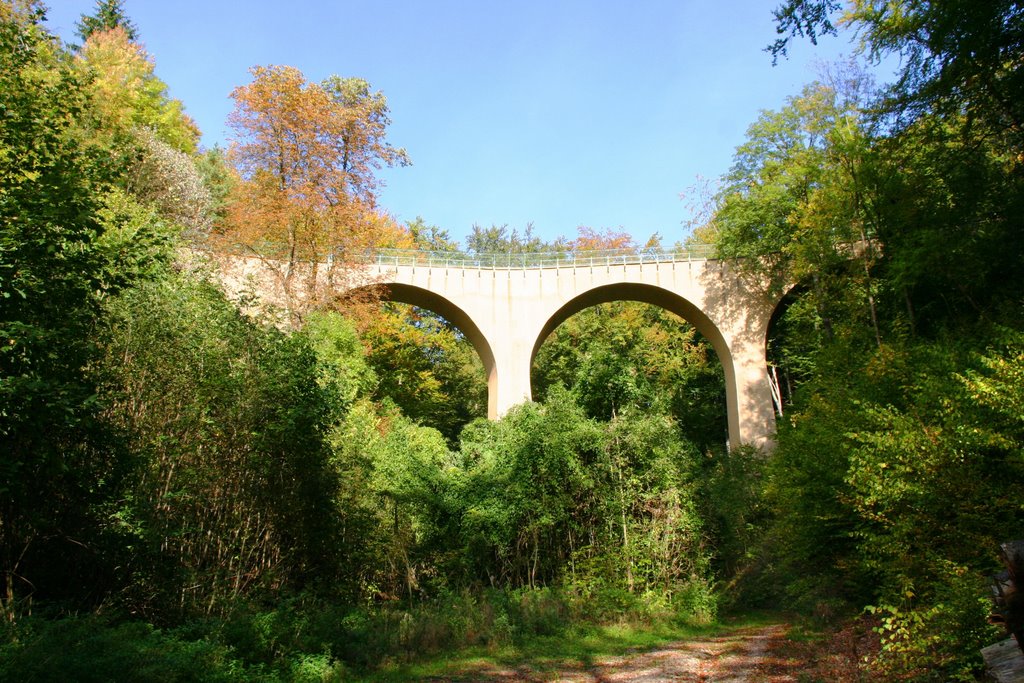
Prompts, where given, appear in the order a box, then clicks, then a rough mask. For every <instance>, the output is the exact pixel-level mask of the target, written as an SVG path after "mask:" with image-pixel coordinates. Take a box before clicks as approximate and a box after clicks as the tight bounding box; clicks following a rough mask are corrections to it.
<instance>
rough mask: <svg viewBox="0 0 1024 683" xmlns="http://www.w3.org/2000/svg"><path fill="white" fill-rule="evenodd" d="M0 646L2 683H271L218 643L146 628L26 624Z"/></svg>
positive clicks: (84, 620)
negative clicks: (68, 682)
mask: <svg viewBox="0 0 1024 683" xmlns="http://www.w3.org/2000/svg"><path fill="white" fill-rule="evenodd" d="M5 636H7V637H6V638H5V639H4V642H3V644H2V645H0V678H3V679H4V680H9V681H32V680H45V681H59V680H68V679H74V680H76V681H83V682H93V681H95V682H96V683H101V682H103V681H109V680H111V677H112V676H116V677H117V678H118V680H125V681H139V682H140V683H141V682H143V681H153V682H154V683H156V682H157V681H182V682H184V681H204V682H205V681H209V682H210V683H227V682H230V681H271V680H277V679H276V677H271V676H267V675H266V673H265V672H264V671H263V670H262V668H261V667H258V666H257V667H249V666H246V665H244V664H243V663H242V662H240V661H239V660H238V659H237V658H236V657H235V656H234V655H233V654H232V653H231V651H230V650H229V649H228V648H227V647H225V646H223V645H218V644H217V643H215V642H213V641H211V640H207V639H199V640H192V639H188V638H183V637H181V635H179V634H176V633H174V632H173V631H161V630H159V629H154V628H153V627H152V626H150V625H148V624H144V623H141V622H127V623H123V624H114V623H110V622H108V621H107V620H105V619H102V618H99V617H76V618H65V619H61V620H55V621H49V620H45V619H40V618H35V619H26V620H22V621H21V622H19V623H18V625H17V626H13V627H8V633H6V634H5Z"/></svg>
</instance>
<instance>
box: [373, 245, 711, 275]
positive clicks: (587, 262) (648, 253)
mask: <svg viewBox="0 0 1024 683" xmlns="http://www.w3.org/2000/svg"><path fill="white" fill-rule="evenodd" d="M713 258H715V247H714V245H711V244H693V245H689V246H687V247H682V248H679V249H667V250H662V249H610V250H594V251H576V252H574V251H565V252H533V253H530V252H525V253H509V254H465V253H462V252H443V251H419V250H416V249H378V250H377V251H375V252H373V253H372V254H371V255H370V256H369V258H368V261H369V262H370V263H372V264H374V265H378V266H428V267H443V268H481V269H491V270H494V269H510V268H588V267H596V266H621V265H632V264H644V263H672V262H677V261H704V260H707V259H713Z"/></svg>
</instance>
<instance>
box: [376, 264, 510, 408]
mask: <svg viewBox="0 0 1024 683" xmlns="http://www.w3.org/2000/svg"><path fill="white" fill-rule="evenodd" d="M359 289H368V290H372V291H373V292H375V293H376V294H377V295H378V296H379V298H380V299H382V300H384V301H393V302H395V303H400V304H409V305H411V306H419V307H420V308H425V309H427V310H429V311H433V312H434V313H437V314H438V315H440V316H442V317H443V318H444V319H445V320H447V321H448V322H450V323H451V324H452V325H454V326H455V327H456V328H458V330H459V331H460V332H462V334H464V335H465V336H466V339H468V340H469V343H470V344H472V345H473V348H474V349H475V350H476V353H477V355H478V356H480V361H481V362H482V363H483V366H484V371H485V372H486V374H487V415H488V417H490V418H492V419H493V418H494V417H496V416H497V414H498V406H497V383H498V377H497V374H498V373H497V365H496V363H495V362H494V352H493V351H492V350H491V344H490V342H489V341H488V340H487V337H485V336H484V333H483V332H481V331H480V328H479V327H478V326H477V324H476V323H475V322H473V319H472V318H471V317H470V316H469V315H468V314H467V313H466V312H465V311H463V310H462V309H461V308H459V307H458V306H456V305H455V304H454V303H452V302H451V301H450V300H449V299H447V298H445V297H443V296H441V295H440V294H437V293H435V292H431V291H430V290H428V289H424V288H422V287H417V286H415V285H408V284H404V283H401V282H379V283H375V284H372V285H367V286H365V287H360V288H359Z"/></svg>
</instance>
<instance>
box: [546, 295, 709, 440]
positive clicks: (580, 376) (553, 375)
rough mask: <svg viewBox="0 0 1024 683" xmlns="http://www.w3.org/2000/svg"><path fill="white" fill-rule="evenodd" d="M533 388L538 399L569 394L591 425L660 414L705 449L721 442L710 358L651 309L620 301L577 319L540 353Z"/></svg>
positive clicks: (689, 330)
mask: <svg viewBox="0 0 1024 683" xmlns="http://www.w3.org/2000/svg"><path fill="white" fill-rule="evenodd" d="M531 380H532V384H533V387H534V392H535V394H536V395H539V396H543V395H544V394H545V393H546V392H547V391H548V389H549V387H552V386H555V385H558V384H561V385H563V386H566V387H569V388H570V389H571V392H572V394H573V397H574V400H575V401H576V402H578V403H579V404H580V405H581V406H583V408H584V409H585V411H586V412H587V414H588V415H589V416H590V417H592V418H596V419H600V420H606V421H607V420H610V419H612V416H614V415H615V414H617V413H619V412H622V411H624V410H630V409H638V410H645V411H651V412H654V413H665V414H669V415H671V416H672V417H673V418H674V419H675V420H676V423H677V424H678V426H679V428H680V430H681V431H682V433H683V435H684V436H685V437H686V438H687V439H688V440H690V441H692V442H694V443H696V444H698V446H699V447H701V448H702V449H705V448H721V447H722V445H723V444H724V441H725V434H726V431H727V428H726V425H725V380H724V378H723V375H722V371H721V365H720V364H719V363H718V361H717V356H716V355H715V352H714V350H713V349H712V348H711V345H710V344H709V343H708V342H707V341H706V340H705V339H703V338H702V337H700V336H699V335H698V334H697V332H696V330H695V329H694V328H693V326H691V325H690V324H688V323H686V322H685V321H683V320H681V319H680V318H678V317H676V316H675V315H672V314H671V313H668V312H667V311H665V310H664V309H661V308H658V307H656V306H651V305H647V304H640V303H636V302H625V301H621V302H615V303H609V304H602V305H600V306H594V307H592V308H588V309H586V310H584V311H581V312H580V313H577V314H576V315H574V316H572V317H571V318H569V319H568V320H567V321H565V322H564V323H562V325H560V326H559V327H558V328H557V329H556V330H555V331H554V332H552V334H551V336H550V337H549V338H548V339H547V340H545V342H544V343H543V344H542V345H541V347H540V349H539V350H538V352H537V357H536V359H535V360H534V364H533V370H532V373H531Z"/></svg>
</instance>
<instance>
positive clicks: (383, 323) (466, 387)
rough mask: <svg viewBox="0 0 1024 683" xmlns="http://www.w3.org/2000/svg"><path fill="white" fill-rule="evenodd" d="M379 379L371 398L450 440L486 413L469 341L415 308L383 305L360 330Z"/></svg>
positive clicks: (482, 383) (481, 381)
mask: <svg viewBox="0 0 1024 683" xmlns="http://www.w3.org/2000/svg"><path fill="white" fill-rule="evenodd" d="M363 339H364V340H365V341H366V343H367V345H368V346H369V353H368V356H367V362H368V363H369V364H370V366H371V367H372V368H373V370H374V372H375V373H376V375H377V377H378V382H377V385H376V387H375V391H374V397H375V398H376V399H377V400H379V401H380V400H384V399H387V400H390V401H393V402H394V403H395V404H396V405H397V406H398V407H400V408H401V409H402V412H403V413H404V414H405V415H406V416H408V417H410V418H412V419H413V420H415V421H417V422H421V423H425V424H429V425H430V426H431V427H434V428H436V429H438V430H440V431H441V433H442V434H444V436H445V438H446V439H447V440H448V443H449V444H455V443H457V442H458V438H459V432H461V431H462V428H463V427H464V426H465V425H466V424H467V423H469V422H470V421H471V420H473V419H475V418H478V417H483V416H485V415H486V414H487V382H486V377H485V376H484V370H483V365H482V364H481V362H480V358H479V356H478V355H477V353H476V350H475V349H474V348H473V346H472V344H470V343H469V341H468V340H467V339H466V338H465V337H464V336H463V335H462V333H460V332H459V331H458V330H457V329H455V327H453V326H452V325H451V324H450V323H448V322H447V321H446V320H444V319H443V318H441V317H440V316H438V315H435V314H433V313H431V312H430V311H426V310H423V309H420V308H416V307H414V306H407V305H404V304H391V303H388V304H384V305H383V306H382V310H381V313H380V314H379V315H378V316H377V317H376V318H375V319H374V321H373V322H372V323H371V324H370V326H369V327H368V329H367V330H366V331H365V332H364V334H363Z"/></svg>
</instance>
